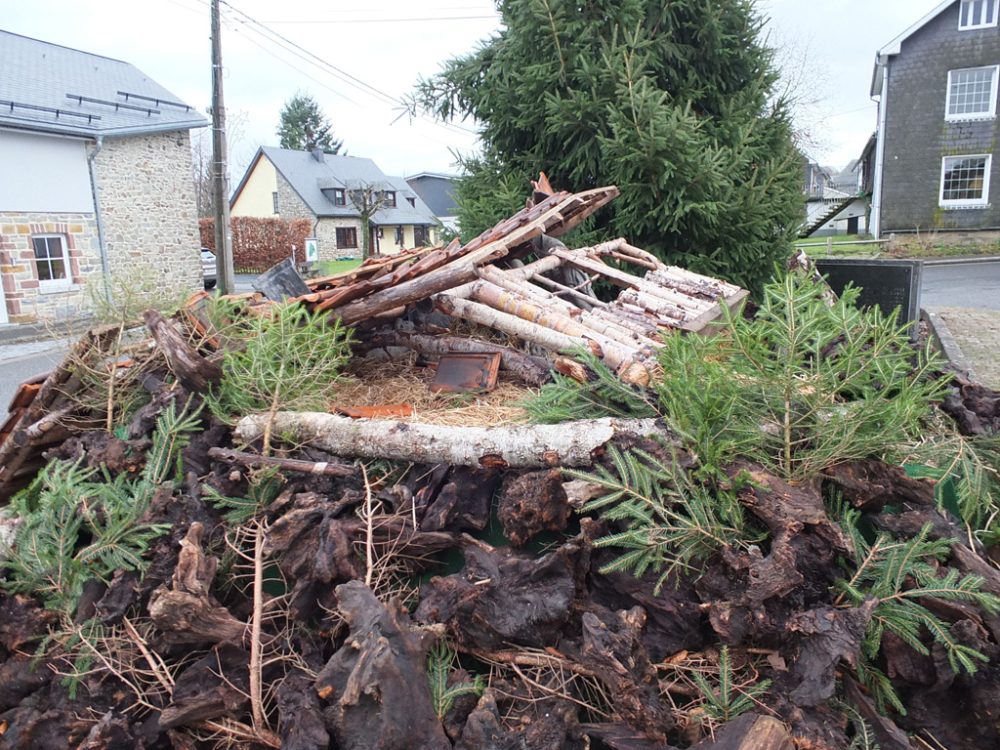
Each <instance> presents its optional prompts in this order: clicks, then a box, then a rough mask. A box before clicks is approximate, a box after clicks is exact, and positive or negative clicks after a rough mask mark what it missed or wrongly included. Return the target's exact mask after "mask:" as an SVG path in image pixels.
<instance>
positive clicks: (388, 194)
mask: <svg viewBox="0 0 1000 750" xmlns="http://www.w3.org/2000/svg"><path fill="white" fill-rule="evenodd" d="M380 197H381V198H382V205H383V206H385V207H386V208H395V207H396V192H395V191H394V190H386V191H385V192H383V193H381V194H380Z"/></svg>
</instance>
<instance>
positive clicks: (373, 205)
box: [348, 182, 387, 258]
mask: <svg viewBox="0 0 1000 750" xmlns="http://www.w3.org/2000/svg"><path fill="white" fill-rule="evenodd" d="M348 194H349V195H350V198H351V203H353V204H354V208H355V209H356V210H357V212H358V215H359V216H360V218H361V257H362V258H367V257H368V255H369V251H370V249H371V233H372V228H373V227H372V223H371V222H372V217H374V216H375V214H377V213H378V212H379V211H380V210H382V208H384V207H385V205H386V202H387V197H386V190H385V187H384V186H382V185H381V184H375V183H370V182H362V183H358V184H357V185H356V186H354V187H353V188H351V189H350V190H349V191H348Z"/></svg>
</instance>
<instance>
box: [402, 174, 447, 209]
mask: <svg viewBox="0 0 1000 750" xmlns="http://www.w3.org/2000/svg"><path fill="white" fill-rule="evenodd" d="M456 179H457V178H456V177H453V176H451V175H446V174H435V173H433V172H422V173H421V174H415V175H413V176H412V177H407V178H406V182H407V184H408V185H409V186H410V187H411V188H413V190H414V192H416V194H417V195H419V196H420V197H421V198H423V200H424V203H426V204H427V205H428V206H429V207H430V209H431V211H433V212H434V215H435V216H454V215H455V214H456V213H458V206H456V205H455V195H454V193H455V180H456Z"/></svg>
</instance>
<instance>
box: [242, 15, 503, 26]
mask: <svg viewBox="0 0 1000 750" xmlns="http://www.w3.org/2000/svg"><path fill="white" fill-rule="evenodd" d="M496 19H497V16H422V17H420V18H342V19H310V18H303V19H297V20H295V21H261V23H270V24H275V25H290V24H310V25H317V24H331V23H335V24H338V25H340V24H346V23H427V22H433V21H482V20H491V21H495V20H496Z"/></svg>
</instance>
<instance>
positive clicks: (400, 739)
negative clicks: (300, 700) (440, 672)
mask: <svg viewBox="0 0 1000 750" xmlns="http://www.w3.org/2000/svg"><path fill="white" fill-rule="evenodd" d="M337 601H338V609H339V610H340V613H341V614H342V615H343V617H344V619H345V620H346V621H347V624H348V626H349V627H350V631H351V632H350V635H349V636H348V637H347V639H346V641H345V642H344V645H343V646H341V648H340V649H339V650H338V651H337V652H336V653H335V654H334V655H333V656H332V657H331V658H330V661H329V662H328V663H327V665H326V666H325V667H324V668H323V670H322V671H321V672H320V673H319V675H318V676H317V677H316V692H317V694H318V695H319V697H320V699H321V700H323V701H329V703H330V704H329V706H328V707H327V708H326V710H325V711H324V714H325V716H326V720H327V726H328V727H329V728H330V729H331V730H332V734H333V736H334V738H335V740H336V743H337V747H339V748H342V749H343V750H363V749H364V750H367V749H369V748H380V749H381V750H407V749H408V748H417V747H419V748H425V749H426V750H449V749H450V748H451V743H450V742H449V741H448V739H447V737H445V734H444V730H443V729H442V728H441V722H440V721H438V718H437V716H436V715H435V714H434V708H433V706H432V705H431V696H430V689H429V686H428V682H427V670H426V665H427V651H428V650H429V648H430V646H431V644H432V642H433V641H434V634H433V632H432V631H430V630H429V629H422V628H418V627H415V626H414V625H413V624H412V623H411V621H410V618H409V616H408V615H407V613H406V610H405V609H404V608H403V607H402V606H401V605H399V604H390V605H389V606H388V607H386V606H383V605H382V604H381V603H380V602H379V601H378V599H376V598H375V595H374V594H373V593H372V592H371V590H370V589H368V588H367V587H366V586H364V585H363V584H362V583H361V582H360V581H351V582H350V583H345V584H341V585H340V586H338V587H337Z"/></svg>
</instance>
